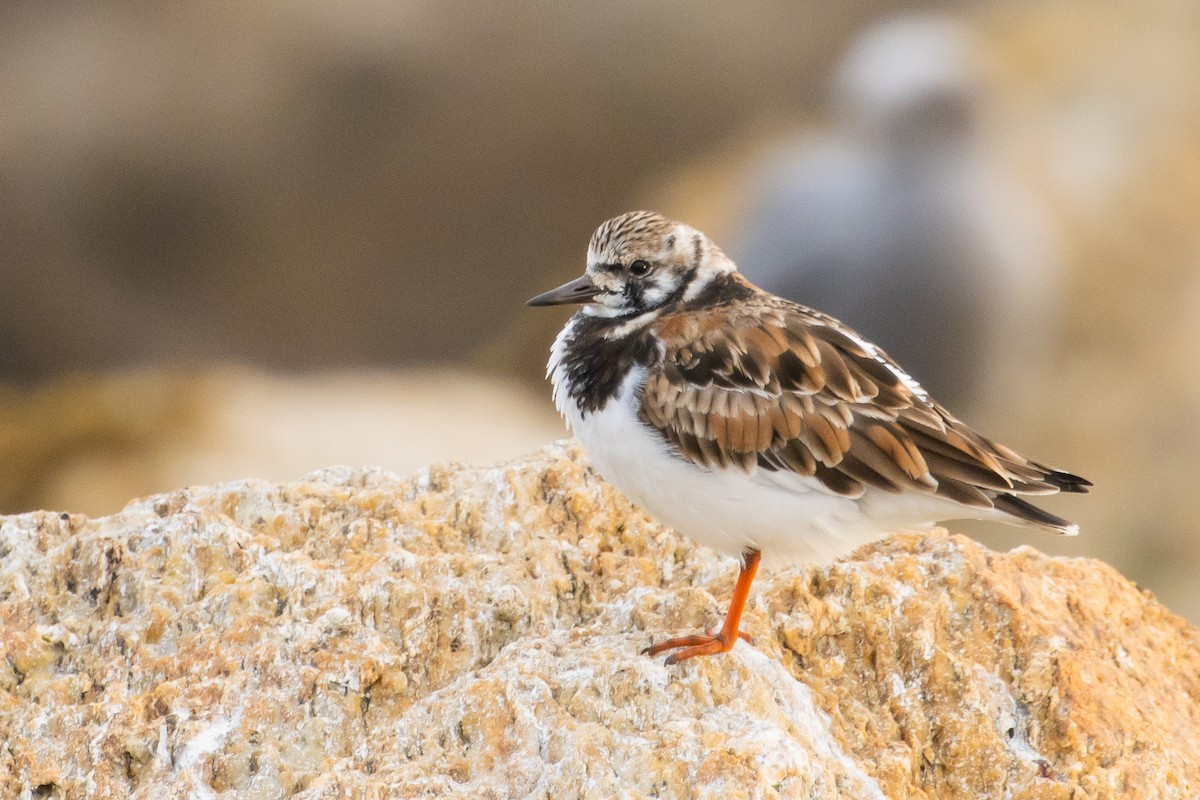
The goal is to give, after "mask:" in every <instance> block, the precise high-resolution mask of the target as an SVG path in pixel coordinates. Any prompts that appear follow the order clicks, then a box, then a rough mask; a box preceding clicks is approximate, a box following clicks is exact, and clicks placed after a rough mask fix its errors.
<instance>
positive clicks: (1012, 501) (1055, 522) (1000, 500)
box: [992, 472, 1091, 536]
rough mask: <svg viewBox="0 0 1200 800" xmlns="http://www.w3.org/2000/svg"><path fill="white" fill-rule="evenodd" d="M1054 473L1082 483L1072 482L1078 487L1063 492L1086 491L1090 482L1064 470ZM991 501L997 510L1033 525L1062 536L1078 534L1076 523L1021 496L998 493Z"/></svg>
mask: <svg viewBox="0 0 1200 800" xmlns="http://www.w3.org/2000/svg"><path fill="white" fill-rule="evenodd" d="M1056 474H1061V475H1066V476H1068V477H1070V478H1075V479H1076V480H1077V481H1081V482H1082V484H1079V483H1076V484H1073V485H1075V486H1078V487H1079V488H1076V489H1063V491H1064V492H1069V491H1075V492H1086V491H1087V486H1090V485H1091V484H1089V483H1087V481H1084V480H1083V479H1082V478H1076V476H1074V475H1068V473H1065V472H1064V473H1056ZM992 502H993V504H995V507H996V509H997V510H999V511H1003V512H1004V513H1006V514H1012V515H1013V516H1014V517H1016V518H1018V519H1022V520H1025V521H1026V522H1032V523H1034V524H1035V525H1041V526H1042V527H1044V528H1049V529H1050V530H1052V531H1057V532H1058V533H1061V534H1062V535H1064V536H1078V535H1079V526H1078V525H1076V524H1074V523H1072V522H1068V521H1067V520H1065V519H1063V518H1062V517H1056V516H1054V515H1053V514H1051V513H1050V512H1049V511H1043V510H1042V509H1040V508H1038V507H1037V506H1035V505H1033V504H1032V503H1027V502H1026V501H1024V500H1022V499H1021V498H1019V497H1016V496H1015V495H1011V494H999V495H996V497H994V498H993V499H992Z"/></svg>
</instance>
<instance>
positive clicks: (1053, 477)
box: [1038, 464, 1092, 494]
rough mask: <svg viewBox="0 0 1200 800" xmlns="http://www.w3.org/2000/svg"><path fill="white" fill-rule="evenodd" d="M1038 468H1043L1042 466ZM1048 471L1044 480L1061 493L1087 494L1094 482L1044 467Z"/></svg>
mask: <svg viewBox="0 0 1200 800" xmlns="http://www.w3.org/2000/svg"><path fill="white" fill-rule="evenodd" d="M1038 466H1041V465H1040V464H1039V465H1038ZM1042 468H1043V469H1045V470H1046V476H1045V477H1044V478H1043V479H1042V480H1044V481H1045V482H1046V483H1048V484H1049V485H1051V486H1053V487H1054V488H1055V489H1058V490H1059V491H1060V492H1075V493H1078V494H1087V490H1088V488H1089V487H1090V486H1091V485H1092V482H1091V481H1089V480H1088V479H1087V478H1081V477H1079V476H1078V475H1072V474H1071V473H1069V472H1063V471H1062V470H1060V469H1052V468H1050V467H1042Z"/></svg>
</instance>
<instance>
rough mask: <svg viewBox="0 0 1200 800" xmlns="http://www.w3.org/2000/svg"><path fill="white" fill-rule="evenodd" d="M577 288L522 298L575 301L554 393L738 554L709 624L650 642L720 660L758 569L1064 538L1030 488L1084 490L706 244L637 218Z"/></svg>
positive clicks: (607, 241) (552, 369) (560, 344)
mask: <svg viewBox="0 0 1200 800" xmlns="http://www.w3.org/2000/svg"><path fill="white" fill-rule="evenodd" d="M587 261H588V263H587V271H586V272H585V274H584V275H583V277H581V278H579V279H578V280H575V281H573V282H571V283H568V284H566V285H564V286H561V287H559V288H557V289H553V290H551V291H549V292H546V293H544V294H541V295H538V296H537V297H535V298H533V299H532V300H530V301H529V304H530V305H534V306H545V305H558V304H564V303H581V304H585V305H584V307H583V309H581V310H580V311H579V312H577V313H576V314H575V315H574V316H573V317H571V319H570V321H569V322H568V323H567V325H566V327H565V328H563V330H562V332H561V333H560V334H559V335H558V338H557V339H556V340H555V342H554V347H553V349H552V351H551V356H550V363H549V368H548V369H549V374H550V376H551V378H552V380H553V384H554V399H555V404H556V405H557V407H558V410H559V412H560V413H561V414H562V415H563V416H564V417H565V418H566V420H567V423H568V425H570V427H571V429H572V430H573V431H574V433H575V435H576V436H578V437H579V439H580V440H581V441H582V442H583V444H584V446H585V447H586V448H587V450H588V453H589V455H590V456H591V458H592V461H593V463H594V464H595V466H596V468H597V469H598V470H599V471H600V474H601V475H603V476H604V477H605V479H607V480H609V481H610V482H612V483H613V484H614V485H615V486H617V487H618V488H619V489H620V490H621V491H622V492H624V493H625V494H626V495H628V497H629V498H630V499H631V500H633V501H634V502H635V503H638V504H639V505H641V506H642V507H643V508H645V509H646V510H647V511H648V512H650V513H651V514H653V515H654V516H656V517H658V518H659V519H660V520H661V521H663V522H665V523H667V524H668V525H671V526H673V527H676V528H678V529H679V530H680V531H682V532H683V533H685V534H687V535H689V536H691V537H692V538H694V539H695V540H696V541H698V542H700V543H701V544H705V545H708V546H710V547H713V548H715V549H717V550H720V551H722V552H725V553H727V554H730V555H737V556H740V557H741V559H742V567H741V572H740V574H739V576H738V581H737V586H736V588H735V589H734V594H733V600H732V602H731V604H730V609H729V613H728V614H727V615H726V617H725V622H724V624H723V625H722V627H721V630H720V631H718V632H716V633H709V634H705V635H698V636H684V637H680V638H676V639H669V640H667V641H664V642H660V643H658V644H656V645H654V646H652V647H650V648H649V649H648V652H649V653H651V654H657V653H662V652H666V651H668V650H674V651H676V652H674V653H673V654H672V655H671V656H670V657H669V658H668V659H667V661H668V663H674V662H677V661H682V660H684V659H687V658H692V657H694V656H699V655H711V654H714V653H720V652H725V651H727V650H729V649H730V648H732V647H733V645H734V643H735V642H736V641H737V639H738V637H739V636H740V635H741V634H740V632H739V629H738V625H739V621H740V619H741V614H742V610H743V608H744V606H745V603H746V598H747V595H748V593H749V590H750V584H751V582H752V581H753V580H754V575H755V572H756V571H757V569H758V564H759V560H760V554H761V555H762V556H765V557H766V558H767V559H768V561H774V562H776V563H788V562H797V561H823V560H827V559H831V558H834V557H836V556H839V555H842V554H844V553H847V552H849V551H850V550H851V549H853V548H855V547H857V546H859V545H861V544H864V543H866V542H869V541H871V540H873V539H876V538H878V537H880V536H882V535H884V534H885V533H889V532H893V531H900V530H922V529H925V528H928V527H929V526H930V525H931V524H932V523H934V522H938V521H941V520H947V519H962V518H974V519H992V520H999V521H1002V522H1010V523H1029V524H1033V525H1037V526H1041V527H1043V528H1048V529H1050V530H1052V531H1057V532H1058V533H1064V534H1073V533H1075V532H1076V527H1075V526H1074V525H1072V524H1071V523H1069V522H1067V521H1066V520H1063V519H1060V518H1058V517H1056V516H1054V515H1052V514H1049V513H1047V512H1045V511H1043V510H1041V509H1040V508H1038V507H1036V506H1034V505H1031V504H1030V503H1028V502H1026V501H1025V500H1024V499H1022V497H1021V496H1022V495H1048V494H1055V493H1057V492H1085V491H1087V487H1088V486H1089V485H1090V484H1089V483H1088V482H1087V481H1086V480H1084V479H1082V478H1079V477H1077V476H1075V475H1072V474H1070V473H1067V472H1062V471H1060V470H1057V469H1053V468H1051V467H1047V466H1045V465H1043V464H1039V463H1037V462H1036V461H1030V460H1029V459H1026V458H1024V457H1022V456H1020V455H1018V454H1017V453H1015V452H1013V451H1012V450H1010V449H1008V448H1007V447H1004V446H1003V445H1000V444H997V443H995V442H992V441H990V440H988V439H986V438H984V437H983V436H980V435H979V434H978V433H976V432H975V431H973V430H972V429H971V428H969V427H967V426H966V425H965V424H963V423H962V422H960V421H959V420H958V419H956V418H955V417H954V416H953V415H952V414H950V412H948V411H947V410H946V409H945V408H943V407H942V406H941V405H939V404H938V403H937V402H936V401H934V400H933V399H932V398H931V397H930V396H929V395H928V394H926V392H925V390H924V389H922V388H921V386H920V385H919V384H917V382H916V381H915V380H913V379H912V377H910V376H909V374H908V373H907V372H905V371H904V370H903V369H902V368H901V367H900V366H899V365H898V364H896V362H894V361H892V360H891V359H890V358H889V357H888V356H887V355H886V354H885V353H884V352H883V351H882V350H880V349H879V348H877V347H876V346H875V345H873V344H871V343H870V342H868V341H866V340H865V339H863V338H862V337H861V336H859V335H858V334H857V333H855V332H854V331H853V330H851V329H850V328H848V327H846V326H845V325H843V324H842V323H840V322H839V321H838V320H836V319H834V318H833V317H830V316H828V315H825V314H822V313H821V312H819V311H815V310H813V309H811V308H807V307H805V306H801V305H798V304H796V303H793V302H790V301H788V300H784V299H782V298H780V297H776V296H774V295H771V294H768V293H767V292H764V291H762V290H761V289H759V288H757V287H756V286H754V285H752V284H751V283H750V282H748V281H747V280H746V279H745V278H743V277H742V276H741V275H740V274H739V273H738V271H737V267H735V266H734V264H733V262H732V261H730V260H729V258H727V257H726V256H725V254H724V253H723V252H721V250H720V249H719V248H718V247H717V246H716V245H715V244H713V243H712V242H711V241H710V240H709V239H708V238H707V237H706V236H705V235H704V234H702V233H700V232H699V231H697V230H695V229H693V228H691V227H689V226H687V225H684V224H682V223H678V222H673V221H671V220H668V219H665V218H663V217H661V216H659V215H658V214H655V213H652V212H647V211H636V212H632V213H629V214H625V215H623V216H620V217H617V218H615V219H611V220H609V221H607V222H605V223H604V224H602V225H601V226H600V227H599V229H598V230H597V231H596V233H595V234H594V235H593V236H592V240H591V244H590V245H589V247H588V258H587Z"/></svg>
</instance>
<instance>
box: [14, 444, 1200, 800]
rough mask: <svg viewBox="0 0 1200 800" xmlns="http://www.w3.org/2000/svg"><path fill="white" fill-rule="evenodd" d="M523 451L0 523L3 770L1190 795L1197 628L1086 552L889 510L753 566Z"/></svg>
mask: <svg viewBox="0 0 1200 800" xmlns="http://www.w3.org/2000/svg"><path fill="white" fill-rule="evenodd" d="M735 572H736V569H735V565H734V564H733V563H732V562H731V561H729V560H726V559H722V558H720V557H718V556H716V555H714V554H713V553H711V552H709V551H707V550H704V549H701V548H696V547H693V546H692V545H691V544H690V542H689V541H688V540H687V539H685V538H682V537H680V536H678V535H676V534H673V533H671V532H670V531H668V530H666V529H663V528H661V527H659V526H657V525H656V524H654V523H653V522H651V521H650V520H649V519H648V518H646V517H645V516H644V515H642V514H641V513H639V512H638V511H636V510H635V509H633V508H631V507H630V506H629V504H628V503H627V502H626V501H625V500H624V499H623V498H622V497H621V496H620V495H618V494H617V493H616V492H615V491H614V490H612V489H610V488H609V487H608V486H607V485H606V484H604V483H603V481H601V480H600V479H599V478H598V477H597V476H596V475H595V474H594V473H592V472H591V471H590V469H589V468H588V467H587V464H586V461H585V459H584V458H583V456H582V455H581V453H580V452H579V451H578V449H577V448H575V447H574V446H572V445H568V444H557V445H551V446H549V447H547V448H545V449H543V450H542V451H539V452H538V453H535V454H533V455H531V456H530V457H528V458H527V459H525V460H523V461H519V462H514V463H511V464H507V465H503V466H500V467H494V468H457V467H444V468H443V467H438V468H431V469H428V470H425V471H423V472H421V473H420V474H419V475H417V476H416V477H414V478H412V479H409V480H401V479H399V478H397V477H396V476H394V475H392V474H390V473H385V472H379V471H352V470H348V469H347V470H341V469H331V470H326V471H323V472H320V473H316V474H314V475H311V476H309V477H308V478H307V479H305V480H303V481H300V482H297V483H292V484H286V485H274V484H268V483H263V482H240V483H232V484H226V485H222V486H216V487H212V488H191V489H187V490H183V491H179V492H175V493H173V494H168V495H160V496H157V497H152V498H149V499H146V500H142V501H137V502H134V503H132V504H130V505H129V506H128V507H127V508H126V509H125V510H124V511H123V512H121V513H120V514H116V515H114V516H110V517H104V518H100V519H95V520H89V519H86V518H83V517H71V516H60V515H57V514H50V513H33V514H25V515H21V516H14V517H8V518H4V519H3V522H2V526H0V739H2V740H3V741H4V743H5V744H4V747H3V748H0V796H3V797H29V798H33V797H38V798H84V797H101V798H103V797H138V798H175V797H237V798H255V799H256V800H257V799H259V798H261V799H262V800H266V799H267V798H282V797H302V798H375V797H380V798H382V797H399V798H426V797H427V798H434V797H450V798H518V797H520V798H524V797H537V798H541V797H555V798H575V797H582V798H593V797H594V798H610V797H621V798H642V797H660V798H674V797H679V798H683V797H699V798H709V797H711V798H718V797H720V798H743V797H744V798H792V797H803V798H935V797H936V798H979V797H993V798H1002V797H1007V798H1023V799H1025V800H1033V799H1034V798H1083V797H1088V798H1103V797H1146V798H1149V797H1155V798H1158V797H1168V798H1169V797H1179V798H1184V797H1195V796H1196V794H1197V792H1198V791H1200V756H1197V755H1196V752H1197V748H1196V747H1195V742H1196V741H1200V636H1198V635H1197V632H1196V631H1195V630H1193V629H1192V628H1190V627H1188V625H1187V624H1186V623H1185V622H1183V621H1182V620H1181V619H1179V618H1178V617H1175V616H1173V615H1172V614H1170V613H1169V612H1168V611H1166V610H1165V609H1163V608H1162V607H1161V606H1159V605H1158V604H1157V603H1155V601H1154V600H1153V599H1152V598H1151V597H1149V596H1148V595H1146V594H1144V593H1142V592H1140V591H1138V589H1137V588H1136V587H1134V586H1133V585H1131V584H1130V583H1129V582H1127V581H1125V580H1124V579H1123V578H1121V577H1120V576H1119V575H1117V574H1116V573H1115V572H1114V571H1113V570H1111V569H1110V568H1109V567H1107V566H1105V565H1104V564H1101V563H1099V562H1095V561H1089V560H1083V559H1074V560H1065V559H1051V558H1047V557H1045V556H1042V555H1040V554H1038V553H1036V552H1035V551H1033V550H1031V549H1018V550H1016V551H1014V552H1012V553H1008V554H997V553H993V552H990V551H988V550H986V549H984V548H982V547H980V546H979V545H977V544H974V543H973V542H971V541H969V540H967V539H963V538H961V537H955V536H948V535H944V534H941V535H932V536H928V537H912V536H904V537H896V538H892V539H889V540H885V541H883V542H881V543H879V544H877V545H875V546H873V547H870V548H866V549H864V550H862V551H860V552H859V553H857V554H856V556H855V557H854V558H851V559H848V560H846V561H843V562H841V563H838V564H835V565H833V566H828V567H824V568H820V569H811V568H810V569H794V570H789V571H784V572H779V573H775V574H770V573H767V574H764V575H763V576H762V577H761V578H760V580H759V583H758V585H757V586H756V591H755V594H754V596H753V598H754V599H753V600H752V603H751V606H750V608H749V609H748V611H747V616H746V618H745V620H744V628H745V629H746V630H747V631H748V632H750V633H751V634H752V635H753V636H754V637H755V645H754V646H750V645H747V644H744V643H742V644H739V645H738V646H737V647H736V648H735V649H734V650H733V652H732V653H729V654H727V655H724V656H718V657H713V658H709V659H700V660H697V661H693V662H687V663H686V664H684V665H680V666H677V667H672V668H667V667H664V666H663V664H662V663H661V661H660V660H657V659H650V658H647V657H645V656H642V655H640V654H639V651H640V649H641V648H642V647H644V646H645V645H646V644H647V643H648V642H650V641H651V639H653V638H658V637H663V636H666V635H669V634H674V633H677V632H681V631H687V630H691V629H696V628H700V627H704V626H705V625H709V624H712V623H715V622H717V621H718V620H719V618H720V615H721V613H722V612H723V608H724V603H725V602H726V601H727V599H728V596H729V592H730V590H731V587H732V580H733V576H734V573H735Z"/></svg>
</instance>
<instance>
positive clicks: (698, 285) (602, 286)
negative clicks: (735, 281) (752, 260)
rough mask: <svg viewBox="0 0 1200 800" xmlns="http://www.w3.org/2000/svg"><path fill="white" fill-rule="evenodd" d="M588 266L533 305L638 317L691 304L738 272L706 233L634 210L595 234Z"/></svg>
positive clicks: (656, 215) (612, 315)
mask: <svg viewBox="0 0 1200 800" xmlns="http://www.w3.org/2000/svg"><path fill="white" fill-rule="evenodd" d="M587 262H588V263H587V271H586V272H584V274H583V277H581V278H578V279H577V280H574V281H571V282H570V283H568V284H565V285H563V286H560V287H558V288H557V289H551V290H550V291H548V292H546V293H544V294H540V295H538V296H537V297H535V298H533V299H532V300H530V301H529V305H531V306H551V305H561V304H564V303H589V304H591V305H589V307H588V311H589V313H592V314H595V315H597V316H606V317H626V316H636V315H638V314H643V313H645V312H647V311H653V310H655V309H659V308H663V307H666V306H669V305H672V304H674V303H677V302H679V301H681V300H689V299H691V298H693V297H695V296H696V295H697V294H699V292H700V290H702V289H703V288H704V287H705V286H707V285H708V284H709V283H710V282H711V281H712V280H713V278H715V277H717V276H718V275H725V274H728V273H730V272H734V271H736V269H737V268H736V267H735V266H734V265H733V262H732V261H730V260H729V258H728V257H726V255H725V254H724V253H722V252H721V250H720V248H718V247H717V246H716V245H714V244H713V243H712V242H711V241H709V239H708V237H707V236H705V235H704V234H703V233H701V232H700V231H698V230H696V229H695V228H692V227H690V226H688V225H684V224H683V223H682V222H675V221H674V220H669V219H667V218H665V217H663V216H662V215H660V214H656V213H654V212H652V211H631V212H629V213H628V214H622V215H621V216H619V217H614V218H613V219H610V220H608V221H607V222H605V223H604V224H602V225H601V226H600V227H599V228H597V229H596V232H595V233H594V234H592V241H591V243H590V244H589V245H588V252H587Z"/></svg>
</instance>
